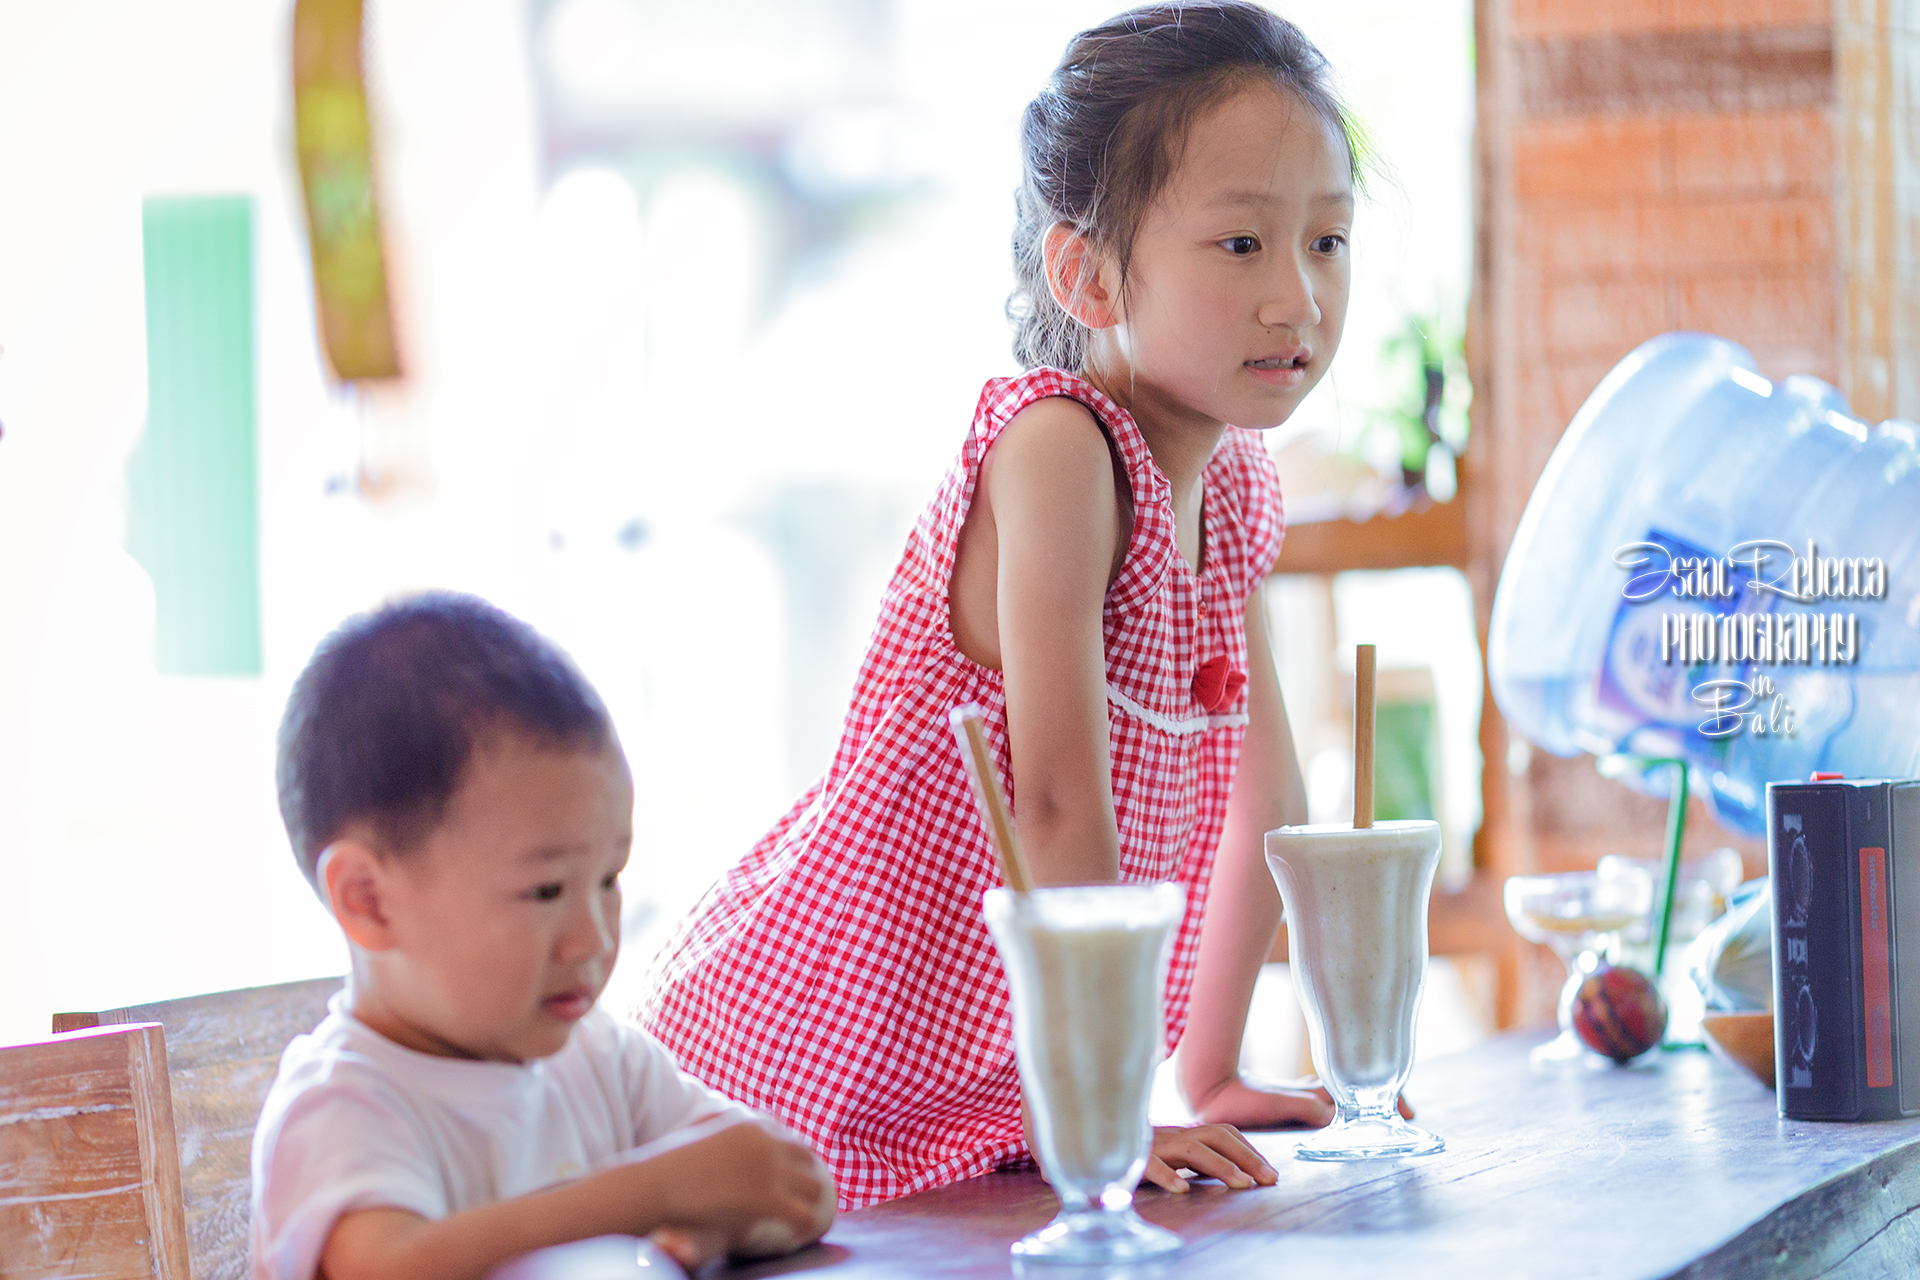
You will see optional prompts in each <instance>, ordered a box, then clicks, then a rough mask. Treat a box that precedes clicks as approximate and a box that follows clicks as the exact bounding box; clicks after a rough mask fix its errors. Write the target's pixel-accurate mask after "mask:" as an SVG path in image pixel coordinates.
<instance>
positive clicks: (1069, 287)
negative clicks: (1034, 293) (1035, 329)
mask: <svg viewBox="0 0 1920 1280" xmlns="http://www.w3.org/2000/svg"><path fill="white" fill-rule="evenodd" d="M1040 251H1041V253H1042V254H1043V255H1045V258H1046V263H1047V287H1048V288H1049V289H1050V290H1051V291H1052V293H1053V300H1054V301H1055V302H1057V303H1059V304H1060V309H1061V310H1062V311H1064V312H1066V313H1067V314H1068V315H1070V316H1072V317H1073V318H1074V319H1075V320H1078V321H1079V322H1080V323H1081V324H1083V325H1085V326H1086V327H1087V328H1089V329H1111V328H1112V327H1113V326H1114V325H1116V324H1118V323H1120V312H1119V307H1118V305H1117V300H1118V296H1119V282H1118V281H1117V280H1116V279H1115V278H1114V277H1115V275H1116V274H1117V273H1116V272H1115V271H1114V270H1113V268H1112V264H1111V263H1109V262H1108V261H1107V258H1106V255H1105V254H1103V253H1101V252H1100V250H1099V249H1098V248H1096V247H1095V246H1094V244H1093V242H1092V241H1091V240H1089V239H1088V238H1087V236H1086V233H1085V232H1083V231H1081V230H1080V229H1079V228H1078V227H1076V226H1074V225H1073V224H1072V223H1071V222H1056V223H1054V224H1053V225H1052V226H1051V227H1048V228H1047V234H1046V237H1045V239H1043V240H1042V241H1041V245H1040Z"/></svg>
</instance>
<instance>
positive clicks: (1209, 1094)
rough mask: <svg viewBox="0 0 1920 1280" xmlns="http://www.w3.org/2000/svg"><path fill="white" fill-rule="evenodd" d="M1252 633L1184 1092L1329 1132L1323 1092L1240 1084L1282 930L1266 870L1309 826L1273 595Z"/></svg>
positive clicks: (1230, 1113) (1250, 626)
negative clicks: (1270, 631) (1242, 727)
mask: <svg viewBox="0 0 1920 1280" xmlns="http://www.w3.org/2000/svg"><path fill="white" fill-rule="evenodd" d="M1246 628H1247V714H1248V724H1247V737H1246V745H1245V747H1244V748H1243V749H1242V751H1241V754H1240V771H1239V773H1238V774H1237V775H1236V776H1235V778H1234V782H1233V795H1232V797H1231V798H1230V799H1229V800H1228V803H1227V821H1226V829H1225V831H1224V832H1223V834H1222V836H1221V840H1220V853H1219V857H1218V858H1217V859H1216V861H1215V863H1214V869H1213V881H1212V884H1211V886H1210V887H1209V888H1208V890H1207V914H1206V920H1205V923H1204V924H1203V925H1202V927H1201V931H1200V961H1199V968H1198V970H1197V971H1196V973H1195V975H1194V982H1193V1000H1192V1004H1191V1005H1190V1006H1189V1009H1188V1013H1187V1030H1186V1034H1185V1036H1184V1037H1183V1038H1182V1039H1181V1042H1180V1055H1179V1063H1178V1067H1177V1070H1178V1074H1179V1082H1180V1091H1181V1093H1182V1094H1183V1095H1184V1096H1185V1097H1186V1100H1187V1105H1188V1106H1190V1107H1192V1108H1193V1111H1194V1114H1195V1115H1197V1116H1199V1117H1200V1119H1202V1120H1204V1121H1215V1122H1224V1123H1230V1124H1239V1125H1273V1124H1284V1123H1287V1122H1289V1121H1301V1122H1305V1123H1308V1124H1324V1123H1325V1122H1326V1121H1327V1120H1328V1119H1329V1118H1330V1117H1331V1115H1332V1114H1333V1108H1332V1105H1331V1103H1330V1102H1328V1101H1327V1098H1326V1095H1325V1094H1324V1093H1323V1092H1321V1091H1320V1090H1317V1089H1316V1090H1307V1089H1276V1088H1255V1087H1252V1086H1249V1085H1247V1084H1246V1083H1244V1082H1243V1081H1242V1080H1241V1078H1240V1040H1241V1037H1242V1035H1243V1034H1244V1033H1245V1031H1246V1025H1247V1005H1248V1002H1249V1001H1250V1000H1251V999H1252V998H1253V984H1254V979H1256V978H1257V977H1258V976H1259V974H1260V966H1261V965H1262V964H1263V963H1265V961H1266V958H1267V955H1268V953H1269V952H1271V951H1272V950H1273V940H1274V936H1275V935H1276V934H1277V933H1278V932H1279V928H1280V892H1279V890H1277V889H1275V888H1274V885H1273V876H1272V875H1271V874H1270V873H1269V872H1268V870H1267V860H1266V833H1267V832H1268V831H1271V830H1272V829H1273V828H1275V827H1279V826H1288V825H1294V824H1298V823H1303V822H1305V821H1306V820H1307V793H1306V784H1305V782H1304V781H1303V780H1302V778H1301V775H1300V761H1299V758H1298V756H1297V755H1296V754H1295V752H1294V746H1293V733H1292V731H1291V730H1290V729H1289V728H1288V727H1287V712H1286V707H1285V706H1284V705H1283V704H1282V702H1281V698H1280V678H1279V676H1278V675H1277V674H1276V673H1275V671H1274V665H1273V649H1272V646H1271V645H1270V644H1269V643H1268V640H1267V619H1266V602H1265V592H1264V590H1261V591H1255V592H1254V593H1253V596H1252V597H1251V598H1250V599H1249V600H1248V601H1247V609H1246Z"/></svg>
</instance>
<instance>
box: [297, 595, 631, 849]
mask: <svg viewBox="0 0 1920 1280" xmlns="http://www.w3.org/2000/svg"><path fill="white" fill-rule="evenodd" d="M501 732H507V733H511V734H516V735H525V736H527V737H530V738H533V739H534V740H536V741H539V742H542V743H544V744H550V745H552V746H556V747H563V748H564V747H574V746H578V747H583V748H587V749H593V748H596V747H600V746H604V745H606V744H608V743H610V742H612V741H613V722H612V720H611V718H610V717H609V716H608V715H607V708H606V705H605V704H604V703H602V702H601V701H600V695H599V694H597V693H595V692H594V690H593V686H592V685H590V684H588V683H587V679H586V677H585V676H583V675H581V674H580V672H579V670H578V669H577V668H576V667H575V666H574V665H573V662H572V661H571V660H570V659H569V658H568V657H567V655H566V654H565V653H563V652H562V651H561V650H560V648H559V646H558V645H555V644H554V643H553V642H552V641H551V640H548V639H547V638H546V637H545V636H543V635H541V634H540V633H539V632H538V631H535V630H534V629H533V628H532V627H530V626H528V625H527V624H526V623H524V622H522V621H520V620H519V619H518V618H515V617H513V616H512V615H511V614H508V613H506V612H505V611H504V610H501V609H498V608H496V607H494V606H493V605H491V604H488V603H487V602H486V601H484V600H481V599H479V598H477V597H474V596H468V595H459V594H456V593H454V592H431V593H427V594H423V595H417V596H412V597H410V598H407V599H404V600H400V601H396V602H394V603H391V604H386V605H382V606H381V607H380V608H377V609H374V610H373V611H371V612H369V613H363V614H358V615H356V616H354V617H352V618H349V619H347V620H346V621H345V622H343V623H342V624H340V627H339V628H338V629H337V630H335V631H334V633H333V634H332V635H330V636H328V637H327V638H326V639H325V640H323V641H321V642H320V647H319V648H318V649H316V650H314V654H313V657H312V659H310V660H309V661H308V663H307V667H306V670H304V671H302V672H301V673H300V678H299V679H298V680H296V681H295V682H294V685H293V692H292V693H291V694H290V695H288V698H287V710H286V714H285V715H284V716H282V717H281V720H280V751H279V765H278V768H277V770H276V775H277V781H278V784H279V789H280V816H281V818H282V819H284V820H285V822H286V824H287V836H288V838H289V839H290V840H292V842H293V852H294V856H295V857H296V858H297V859H298V860H299V862H300V870H301V871H302V872H303V873H304V874H305V875H306V877H307V880H308V882H309V883H312V882H313V881H314V876H315V866H316V864H317V863H318V861H319V859H320V854H321V853H322V851H324V850H325V849H326V847H327V846H328V845H329V844H331V843H332V842H333V841H334V840H336V839H338V838H339V837H340V835H341V834H342V833H343V832H344V831H346V829H347V828H348V826H349V825H351V824H354V823H364V824H366V825H367V826H368V827H369V828H371V831H372V833H373V835H374V837H375V839H376V840H377V841H378V842H379V846H380V849H381V852H383V853H390V854H401V853H406V852H407V851H409V850H411V849H413V848H416V847H418V845H419V844H420V842H421V841H422V840H424V839H425V838H426V836H427V834H428V833H429V832H431V831H432V830H433V828H434V826H435V825H436V824H437V823H438V822H439V821H440V818H441V815H442V814H443V813H444V812H445V810H446V806H447V802H448V801H449V800H450V799H451V798H452V797H453V794H454V792H455V791H457V790H458V789H459V787H460V783H461V779H462V778H463V777H464V775H465V773H466V770H467V762H468V761H469V760H470V759H471V758H472V756H473V751H474V748H475V747H476V746H477V745H479V744H481V743H482V742H484V741H485V740H486V739H487V738H488V737H489V736H491V735H493V734H497V733H501Z"/></svg>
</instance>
